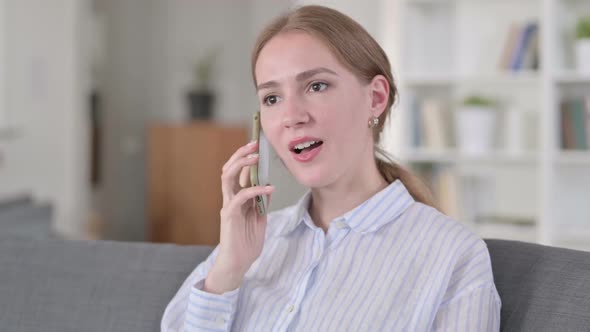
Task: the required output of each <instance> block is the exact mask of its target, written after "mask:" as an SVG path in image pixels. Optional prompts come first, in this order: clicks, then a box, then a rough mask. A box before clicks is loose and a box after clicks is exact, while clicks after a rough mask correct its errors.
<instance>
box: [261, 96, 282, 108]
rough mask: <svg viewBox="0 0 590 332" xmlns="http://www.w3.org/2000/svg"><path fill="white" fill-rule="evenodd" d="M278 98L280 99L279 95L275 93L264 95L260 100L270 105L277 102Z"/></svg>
mask: <svg viewBox="0 0 590 332" xmlns="http://www.w3.org/2000/svg"><path fill="white" fill-rule="evenodd" d="M279 99H280V97H279V96H276V95H270V96H266V97H264V99H263V101H262V102H263V103H264V105H266V106H272V105H274V104H276V103H278V102H279Z"/></svg>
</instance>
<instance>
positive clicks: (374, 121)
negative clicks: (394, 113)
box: [369, 116, 379, 128]
mask: <svg viewBox="0 0 590 332" xmlns="http://www.w3.org/2000/svg"><path fill="white" fill-rule="evenodd" d="M378 124H379V118H378V117H376V116H374V117H373V118H372V119H371V120H369V128H375V127H377V125H378Z"/></svg>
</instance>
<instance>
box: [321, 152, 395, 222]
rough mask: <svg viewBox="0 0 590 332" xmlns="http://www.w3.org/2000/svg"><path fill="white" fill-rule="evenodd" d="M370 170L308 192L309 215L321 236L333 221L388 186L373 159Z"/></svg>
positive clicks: (360, 171) (358, 172) (359, 171)
mask: <svg viewBox="0 0 590 332" xmlns="http://www.w3.org/2000/svg"><path fill="white" fill-rule="evenodd" d="M360 167H366V165H360ZM369 169H370V171H366V169H365V170H358V171H357V172H355V173H354V174H359V176H345V177H344V178H342V179H340V181H337V182H336V183H333V184H331V185H330V186H326V187H322V188H313V189H312V190H311V202H310V206H309V214H310V216H311V218H312V219H313V221H314V223H315V224H316V225H317V226H318V227H320V228H322V229H323V230H324V233H325V232H327V231H328V227H329V226H330V222H331V221H332V220H333V219H334V218H336V217H338V216H340V215H342V214H344V213H346V212H348V211H350V210H352V209H354V208H355V207H357V206H359V205H360V204H361V203H363V202H364V201H366V200H367V199H369V198H370V197H372V196H373V195H375V194H376V193H378V192H379V191H381V190H383V189H384V188H385V187H387V186H388V183H387V181H385V179H384V178H383V176H381V173H379V170H378V169H377V164H376V163H375V161H374V160H372V162H371V165H370V167H369Z"/></svg>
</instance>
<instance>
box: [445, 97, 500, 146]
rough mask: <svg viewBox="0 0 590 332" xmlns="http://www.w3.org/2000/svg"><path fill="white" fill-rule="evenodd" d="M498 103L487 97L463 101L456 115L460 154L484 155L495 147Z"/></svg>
mask: <svg viewBox="0 0 590 332" xmlns="http://www.w3.org/2000/svg"><path fill="white" fill-rule="evenodd" d="M496 107H497V103H496V102H495V101H494V100H492V99H490V98H487V97H484V96H480V95H470V96H468V97H466V98H465V99H463V101H462V102H461V104H460V105H459V107H458V109H457V112H456V114H455V130H456V141H457V147H458V149H459V152H461V153H463V154H467V155H482V154H485V153H488V152H490V151H491V149H492V148H493V146H494V138H495V133H496V122H497V117H498V114H497V111H496Z"/></svg>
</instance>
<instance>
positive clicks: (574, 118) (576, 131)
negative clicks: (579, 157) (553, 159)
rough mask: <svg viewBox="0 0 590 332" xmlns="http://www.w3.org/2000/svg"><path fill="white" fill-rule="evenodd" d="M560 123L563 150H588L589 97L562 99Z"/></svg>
mask: <svg viewBox="0 0 590 332" xmlns="http://www.w3.org/2000/svg"><path fill="white" fill-rule="evenodd" d="M560 122H561V124H560V129H561V148H562V149H563V150H589V149H590V95H588V96H585V97H575V98H567V99H563V100H562V101H561V104H560Z"/></svg>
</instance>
